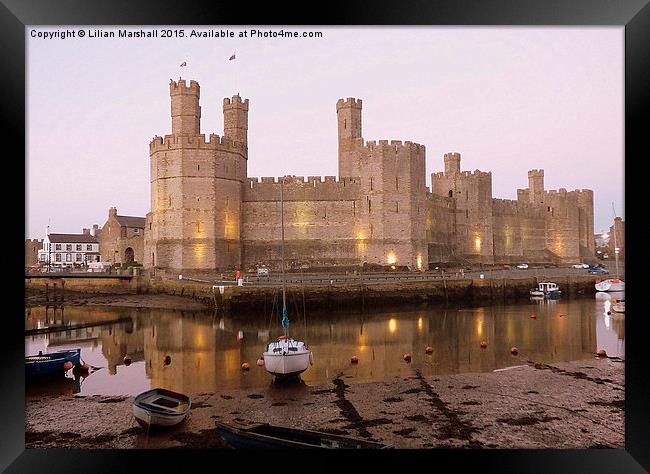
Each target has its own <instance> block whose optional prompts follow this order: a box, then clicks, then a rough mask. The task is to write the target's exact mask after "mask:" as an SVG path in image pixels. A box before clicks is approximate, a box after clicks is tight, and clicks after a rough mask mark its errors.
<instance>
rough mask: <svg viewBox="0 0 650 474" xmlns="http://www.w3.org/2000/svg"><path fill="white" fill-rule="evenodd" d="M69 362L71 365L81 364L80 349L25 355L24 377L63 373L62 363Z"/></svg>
mask: <svg viewBox="0 0 650 474" xmlns="http://www.w3.org/2000/svg"><path fill="white" fill-rule="evenodd" d="M66 362H71V363H72V365H73V367H76V366H78V365H80V364H81V349H73V350H66V351H58V352H51V353H49V354H39V355H35V356H27V357H25V377H27V378H34V377H41V376H47V375H56V374H63V373H65V371H66V369H65V368H64V367H63V365H64V364H65V363H66Z"/></svg>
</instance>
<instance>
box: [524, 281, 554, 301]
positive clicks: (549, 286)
mask: <svg viewBox="0 0 650 474" xmlns="http://www.w3.org/2000/svg"><path fill="white" fill-rule="evenodd" d="M561 294H562V291H561V290H560V287H559V286H558V285H557V283H553V282H550V281H544V282H540V283H538V284H537V288H533V289H532V290H530V296H532V297H540V296H543V297H545V298H559V297H560V295H561Z"/></svg>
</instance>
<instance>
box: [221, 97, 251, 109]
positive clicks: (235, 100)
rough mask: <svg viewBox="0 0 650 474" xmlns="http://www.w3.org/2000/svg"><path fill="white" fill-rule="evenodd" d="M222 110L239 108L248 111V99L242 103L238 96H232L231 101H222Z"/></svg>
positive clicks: (226, 98) (225, 99) (226, 99)
mask: <svg viewBox="0 0 650 474" xmlns="http://www.w3.org/2000/svg"><path fill="white" fill-rule="evenodd" d="M223 108H224V109H233V108H241V109H244V110H248V99H245V100H243V101H242V99H241V97H240V96H239V94H237V95H233V96H232V98H231V99H229V98H228V97H225V98H224V99H223Z"/></svg>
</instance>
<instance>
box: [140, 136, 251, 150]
mask: <svg viewBox="0 0 650 474" xmlns="http://www.w3.org/2000/svg"><path fill="white" fill-rule="evenodd" d="M187 148H191V149H203V150H217V151H230V152H237V153H246V150H247V147H246V144H245V143H243V142H241V141H238V140H233V139H232V138H230V137H227V136H223V137H220V136H219V135H216V134H214V133H211V134H210V135H209V136H206V135H205V134H199V135H193V136H192V135H165V136H164V137H159V136H155V137H154V138H153V140H151V142H150V143H149V154H150V155H152V154H154V153H156V152H158V151H168V150H176V149H187Z"/></svg>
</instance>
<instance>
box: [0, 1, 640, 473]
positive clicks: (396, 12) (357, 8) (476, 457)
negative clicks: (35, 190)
mask: <svg viewBox="0 0 650 474" xmlns="http://www.w3.org/2000/svg"><path fill="white" fill-rule="evenodd" d="M0 22H1V23H0V38H2V43H1V46H2V47H1V48H0V51H2V61H3V63H4V68H3V69H4V71H5V73H4V75H3V76H4V77H3V79H4V80H3V87H2V88H0V91H1V92H0V95H1V96H2V111H3V116H4V119H5V128H4V130H3V131H4V140H5V145H7V144H13V145H14V150H15V151H14V152H11V153H10V152H5V153H4V160H5V165H6V166H7V165H8V164H7V162H16V163H20V159H19V156H20V155H22V156H23V157H25V151H26V150H25V145H24V144H25V87H26V84H25V73H26V71H25V64H26V61H25V26H26V25H93V24H97V25H166V24H179V25H180V24H187V25H244V24H245V25H289V24H295V25H350V26H353V25H468V26H470V25H495V26H508V25H531V26H535V25H538V26H541V25H549V26H553V25H571V26H580V25H583V26H598V25H620V26H621V27H623V26H624V27H625V148H626V151H625V169H626V179H625V188H626V190H625V196H626V203H627V204H628V205H630V204H632V203H633V202H634V199H635V194H636V196H641V195H640V192H642V191H643V190H645V188H647V185H646V186H643V184H645V183H643V182H642V181H641V180H643V179H644V174H643V172H642V171H641V169H642V168H641V167H642V166H643V164H644V162H645V161H646V160H647V159H648V152H647V148H648V143H647V142H648V140H647V138H646V137H647V135H648V131H649V130H650V121H649V115H650V112H649V111H650V107H648V98H649V97H650V90H649V89H650V5H649V4H648V0H625V1H624V0H618V1H615V0H546V1H539V0H489V1H488V0H484V1H480V0H438V1H430V2H425V1H424V0H420V1H412V2H399V3H398V2H390V3H389V2H385V3H376V2H372V3H370V2H366V3H361V2H352V1H348V2H328V3H326V4H308V3H306V2H303V3H297V4H295V5H293V6H288V5H278V4H275V3H268V4H259V5H258V4H250V5H248V4H247V5H244V4H242V3H239V2H229V3H227V4H224V3H222V4H215V3H213V2H206V1H201V2H191V3H190V2H178V1H176V2H172V1H167V0H166V1H154V0H146V1H128V0H119V1H118V0H115V1H105V2H99V1H91V0H61V1H47V0H39V1H36V0H3V1H2V5H0ZM5 149H7V148H5ZM20 169H21V167H20V166H17V167H15V168H14V170H13V171H11V173H12V175H11V176H14V177H15V175H16V174H18V175H20ZM22 169H23V171H24V167H23V168H22ZM7 178H8V176H7V175H6V174H5V181H6V182H7V181H11V182H12V183H13V185H16V184H17V189H16V188H14V189H13V190H12V191H11V193H12V194H9V195H6V196H5V199H4V206H3V208H4V210H5V219H6V220H5V223H14V222H16V221H18V218H19V214H21V212H20V211H21V209H20V207H19V206H16V205H15V204H13V203H14V201H16V199H17V198H16V196H17V195H19V193H20V192H21V190H22V193H23V194H22V195H23V196H24V195H25V188H24V187H21V185H20V181H19V179H18V178H17V177H15V179H14V178H10V179H7ZM25 178H26V179H29V177H28V176H26V177H25ZM24 182H25V181H22V183H23V186H24ZM52 192H56V190H55V188H53V190H52ZM640 201H641V203H640V205H643V202H642V201H643V200H642V199H640ZM7 211H8V213H9V215H7V214H6V213H7ZM22 211H23V218H24V217H25V212H26V208H24V207H23V208H22ZM14 213H15V214H16V215H15V216H14V215H13V214H14ZM644 214H645V213H644V212H642V211H641V212H640V213H636V214H635V213H634V211H633V212H628V214H627V216H626V223H625V226H626V229H627V232H626V253H627V255H628V258H627V259H626V260H627V262H626V263H627V265H626V266H627V272H626V273H627V275H626V278H627V281H626V289H627V295H626V299H627V300H628V301H627V306H628V311H627V314H628V315H630V314H631V315H632V317H630V318H629V319H627V320H626V326H627V330H626V362H625V371H626V374H625V375H626V377H625V378H626V393H625V446H626V448H625V449H624V450H623V449H601V450H596V449H592V450H489V449H486V450H442V449H441V450H435V449H434V450H426V451H424V450H423V451H419V450H409V451H395V452H381V453H379V452H377V453H373V454H372V455H371V456H370V455H369V454H368V453H360V454H359V453H357V454H354V453H349V452H339V451H336V452H333V453H327V454H324V453H318V458H320V457H323V458H324V461H325V462H324V463H323V464H322V465H321V466H322V467H324V468H325V469H333V470H336V471H342V470H343V471H348V470H350V469H353V468H352V467H351V466H353V464H348V463H352V462H355V461H356V459H355V458H356V457H357V456H359V455H362V456H363V460H362V462H364V463H365V462H372V463H379V464H380V465H381V466H382V467H385V468H389V469H395V468H403V467H406V466H409V467H410V466H412V467H416V468H417V467H422V468H426V469H431V470H433V469H436V470H437V469H443V468H445V467H443V466H445V465H446V466H450V467H451V468H452V469H454V470H458V469H460V470H461V472H462V471H464V470H466V469H467V470H471V469H480V470H481V472H492V471H500V472H515V471H517V472H572V473H576V472H589V473H592V474H593V473H599V472H647V470H648V469H650V449H648V446H649V445H650V442H649V440H650V433H649V431H648V426H649V423H648V421H649V420H650V409H648V405H647V403H648V400H650V389H649V385H648V374H649V373H650V371H649V370H648V368H647V367H646V366H645V364H644V362H645V360H644V359H645V358H644V355H645V354H644V349H645V344H644V342H645V341H643V339H642V338H644V336H645V335H646V334H647V333H646V332H645V331H644V327H643V326H644V324H646V323H645V321H647V319H648V317H647V316H646V315H644V314H643V313H642V310H641V304H640V301H639V300H638V298H639V295H640V293H641V291H642V290H641V288H640V287H641V284H642V282H643V280H642V279H641V278H640V277H637V278H635V275H638V274H640V272H639V270H640V267H641V265H642V262H643V261H644V258H643V252H642V247H643V245H644V244H645V245H647V244H648V242H650V238H649V237H650V236H649V235H648V232H647V230H645V228H644V227H643V226H642V219H643V217H641V218H639V216H644ZM5 233H6V234H7V235H8V236H11V239H10V240H11V241H15V242H16V244H18V237H17V235H15V234H18V232H17V231H16V228H15V226H13V225H8V226H6V230H5ZM21 245H22V243H21ZM21 255H22V254H20V253H19V252H11V251H8V252H6V258H9V259H12V260H11V262H10V264H9V266H10V267H11V268H12V270H11V273H10V275H12V277H11V278H9V279H7V280H5V281H6V282H8V283H9V286H8V287H7V286H6V287H5V291H6V293H7V294H8V295H9V296H10V303H11V306H10V308H11V310H9V311H7V312H6V313H5V314H4V319H5V321H4V330H5V334H4V336H5V337H4V338H3V339H4V344H3V345H4V349H5V357H4V361H3V364H2V368H1V369H0V370H1V371H2V379H1V380H2V381H3V385H4V387H5V388H4V390H3V395H4V397H3V398H4V400H3V403H1V404H0V406H1V410H2V415H1V416H0V420H2V426H3V429H2V434H1V438H0V439H2V442H0V452H1V455H0V469H6V472H48V473H49V472H62V471H65V472H92V473H97V472H135V471H136V470H139V469H143V470H147V471H149V472H151V471H153V470H154V469H158V468H160V469H162V470H163V471H165V472H166V471H168V470H170V469H171V468H172V467H173V466H177V467H176V469H186V470H193V471H203V470H206V469H210V470H217V469H223V468H224V463H225V462H228V463H235V464H236V466H238V467H242V468H244V467H245V468H247V469H249V468H250V469H254V468H259V469H292V468H297V469H299V470H301V471H302V472H306V471H307V470H309V469H312V467H313V468H316V467H318V466H317V465H318V459H316V457H315V456H316V454H312V453H308V454H307V455H300V456H299V455H298V453H290V454H289V453H280V455H268V454H263V455H260V456H256V455H251V454H250V453H246V452H241V451H222V450H218V451H211V450H202V451H201V450H193V451H188V450H160V451H157V450H150V451H141V450H123V451H118V450H65V449H51V450H39V449H28V450H25V445H24V444H25V443H24V434H25V410H24V408H25V399H24V369H23V357H24V336H23V334H24V323H23V320H22V319H21V318H19V317H18V315H19V314H21V312H22V310H21V307H19V305H20V303H19V302H18V301H19V296H18V295H21V294H22V295H24V285H21V283H20V282H21V280H22V281H24V280H23V278H24V274H23V271H24V270H23V269H24V262H23V261H22V260H23V258H22V256H21ZM14 268H15V269H16V270H15V271H16V273H17V274H16V275H15V277H14V276H13V271H14V270H13V269H14ZM18 272H20V273H18ZM14 295H15V296H14ZM22 304H23V308H24V298H23V302H22ZM14 305H15V307H14ZM70 416H71V417H79V418H82V417H83V413H72V414H70ZM443 460H444V461H449V463H441V461H443ZM204 462H205V463H206V464H203V467H199V463H204ZM348 466H350V467H348ZM231 468H233V467H232V466H231V467H229V469H231Z"/></svg>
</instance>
